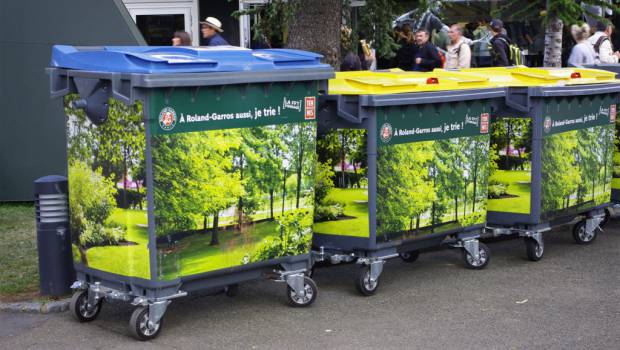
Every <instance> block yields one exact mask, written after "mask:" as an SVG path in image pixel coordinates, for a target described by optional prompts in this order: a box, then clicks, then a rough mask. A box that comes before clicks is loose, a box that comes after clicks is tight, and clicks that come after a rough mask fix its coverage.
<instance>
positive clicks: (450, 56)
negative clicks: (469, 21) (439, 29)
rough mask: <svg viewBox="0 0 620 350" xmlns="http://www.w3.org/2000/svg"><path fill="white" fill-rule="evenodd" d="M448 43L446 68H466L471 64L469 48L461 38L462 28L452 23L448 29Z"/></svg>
mask: <svg viewBox="0 0 620 350" xmlns="http://www.w3.org/2000/svg"><path fill="white" fill-rule="evenodd" d="M448 37H450V44H449V45H448V47H447V51H446V66H445V68H446V69H467V68H469V67H470V66H471V49H470V48H469V44H468V43H467V42H466V41H465V40H464V39H463V28H462V27H461V26H460V25H458V24H453V25H452V26H451V27H450V29H449V30H448Z"/></svg>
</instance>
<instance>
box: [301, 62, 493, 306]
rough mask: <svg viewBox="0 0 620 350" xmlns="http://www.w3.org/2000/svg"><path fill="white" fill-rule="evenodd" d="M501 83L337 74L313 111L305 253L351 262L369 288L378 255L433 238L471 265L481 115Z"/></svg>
mask: <svg viewBox="0 0 620 350" xmlns="http://www.w3.org/2000/svg"><path fill="white" fill-rule="evenodd" d="M503 97H504V89H503V88H493V87H490V84H489V83H488V81H487V79H481V78H471V77H467V76H466V75H462V76H461V77H460V78H459V76H458V74H455V75H454V76H451V77H441V76H437V75H434V74H432V73H408V72H402V71H401V72H398V71H393V72H345V73H337V74H336V78H335V79H332V80H330V81H329V94H328V95H327V96H326V97H325V98H324V100H323V101H322V104H321V106H322V108H321V110H320V111H319V132H318V142H317V144H318V158H319V170H318V174H317V185H316V186H317V187H316V195H315V200H316V202H317V203H316V210H315V224H314V236H313V249H314V253H315V260H316V261H317V263H321V264H335V263H341V262H356V263H358V264H360V265H361V266H360V269H359V271H358V273H357V276H356V278H355V286H356V287H357V289H358V291H359V292H360V293H361V294H363V295H371V294H373V293H375V291H376V290H377V287H378V284H379V275H380V274H381V271H382V267H383V263H384V262H385V261H386V259H389V258H392V257H398V256H400V257H401V258H402V259H403V260H405V261H408V262H413V261H415V259H416V258H417V257H418V254H419V252H420V250H422V249H426V248H432V247H438V246H440V245H441V244H442V243H446V244H449V245H451V246H454V247H458V248H462V249H463V257H464V260H465V263H466V265H467V266H468V267H471V268H475V269H480V268H483V267H484V266H486V264H487V263H488V262H489V258H490V256H489V251H488V249H487V248H486V246H485V245H484V244H482V243H479V242H478V239H477V238H478V237H479V236H480V233H481V232H482V230H483V229H484V227H485V223H486V207H487V180H488V174H489V152H488V150H489V126H490V115H491V113H492V112H493V109H492V108H493V104H494V102H493V101H495V100H496V99H502V98H503Z"/></svg>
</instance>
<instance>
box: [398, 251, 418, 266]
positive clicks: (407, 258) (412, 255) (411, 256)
mask: <svg viewBox="0 0 620 350" xmlns="http://www.w3.org/2000/svg"><path fill="white" fill-rule="evenodd" d="M398 256H399V257H400V258H401V259H402V260H403V261H404V262H406V263H413V262H415V261H416V260H418V257H419V256H420V251H419V250H412V251H410V252H404V253H399V254H398Z"/></svg>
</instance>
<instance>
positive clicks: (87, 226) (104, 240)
mask: <svg viewBox="0 0 620 350" xmlns="http://www.w3.org/2000/svg"><path fill="white" fill-rule="evenodd" d="M126 232H127V231H126V228H125V227H105V226H104V225H102V224H99V223H95V222H90V221H86V222H85V223H84V228H83V231H82V234H80V245H81V246H83V247H92V246H98V245H117V244H119V243H121V242H123V241H125V240H126V239H125V238H126Z"/></svg>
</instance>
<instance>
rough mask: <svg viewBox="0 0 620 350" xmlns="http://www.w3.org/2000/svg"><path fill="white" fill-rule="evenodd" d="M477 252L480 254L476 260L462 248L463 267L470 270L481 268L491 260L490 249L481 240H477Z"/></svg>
mask: <svg viewBox="0 0 620 350" xmlns="http://www.w3.org/2000/svg"><path fill="white" fill-rule="evenodd" d="M478 252H479V254H480V258H479V259H478V260H477V261H476V260H474V257H473V256H471V255H470V254H469V253H468V252H467V251H466V250H465V249H463V261H464V262H465V267H467V268H468V269H472V270H482V269H484V268H485V267H486V266H487V265H488V264H489V261H490V260H491V251H490V250H489V247H487V246H486V244H484V243H482V242H478Z"/></svg>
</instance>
